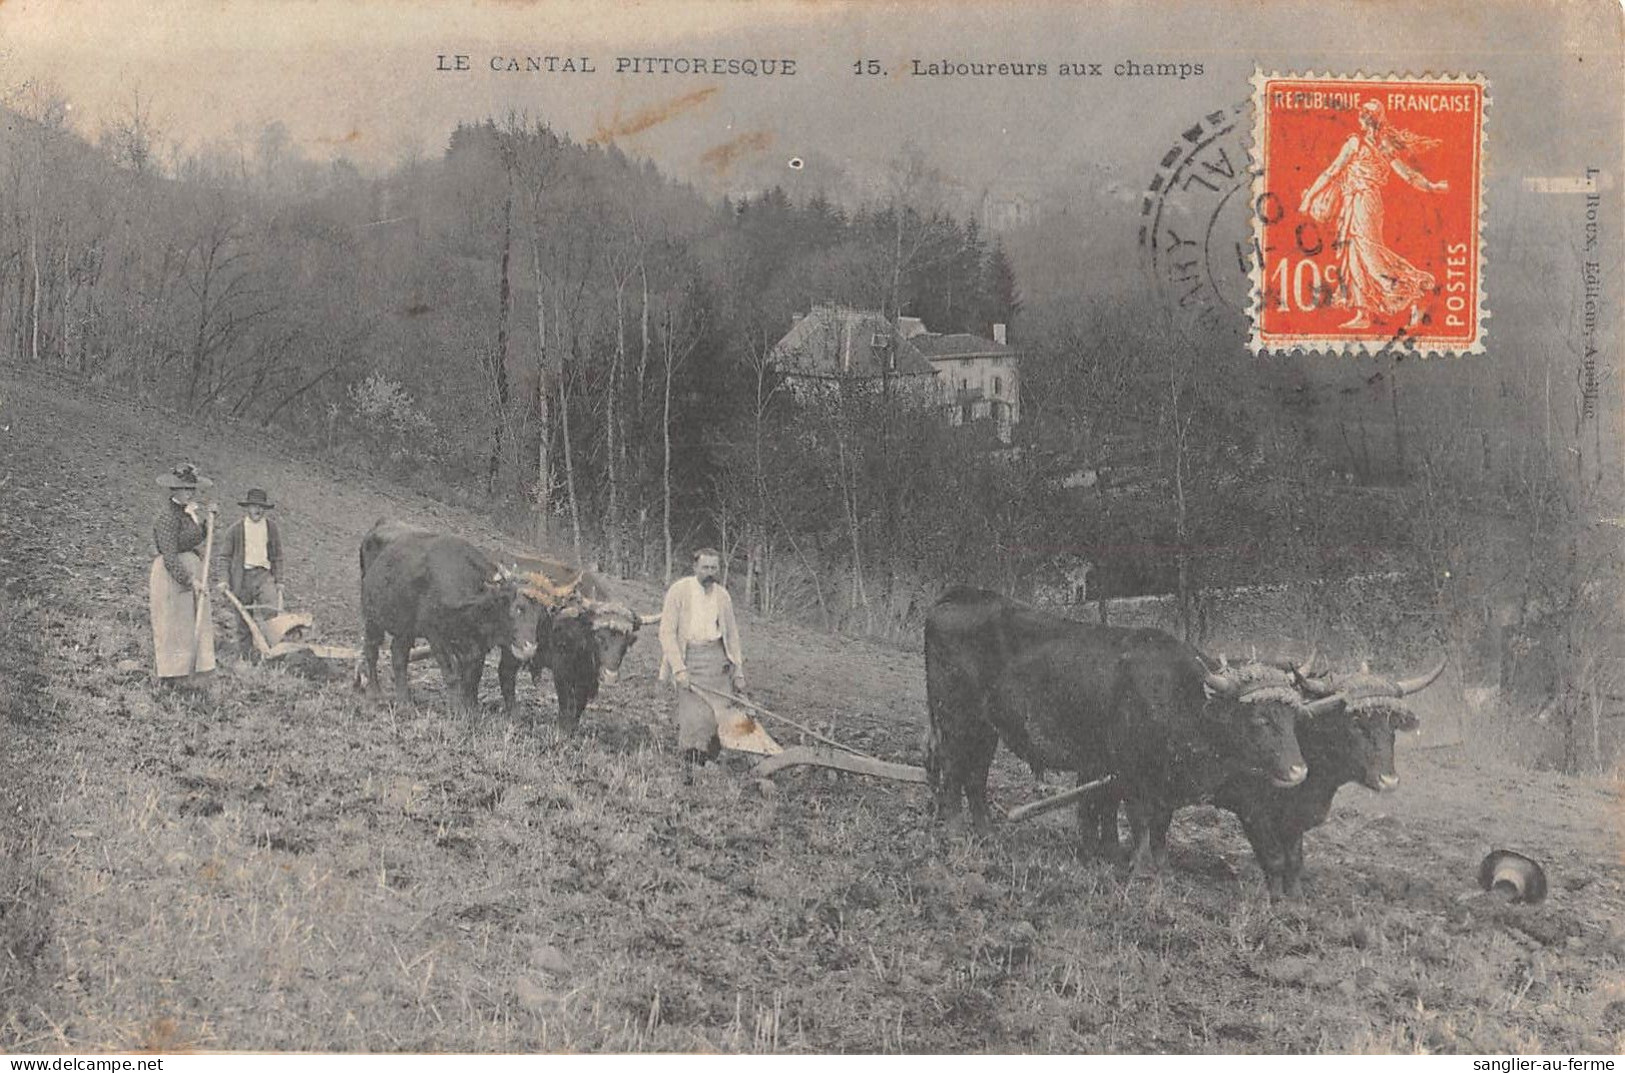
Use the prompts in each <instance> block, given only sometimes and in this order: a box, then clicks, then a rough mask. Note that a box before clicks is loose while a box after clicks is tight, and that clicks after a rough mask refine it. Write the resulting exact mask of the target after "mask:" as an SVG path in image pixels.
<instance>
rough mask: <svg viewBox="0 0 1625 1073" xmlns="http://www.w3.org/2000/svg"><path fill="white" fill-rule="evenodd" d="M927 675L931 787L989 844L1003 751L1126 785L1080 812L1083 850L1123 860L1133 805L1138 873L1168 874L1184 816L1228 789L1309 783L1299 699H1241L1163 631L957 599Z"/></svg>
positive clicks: (969, 593)
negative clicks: (1177, 814)
mask: <svg viewBox="0 0 1625 1073" xmlns="http://www.w3.org/2000/svg"><path fill="white" fill-rule="evenodd" d="M925 661H926V698H927V703H928V705H929V709H930V720H931V729H930V735H929V738H928V741H927V749H926V773H927V775H928V777H929V779H930V781H931V784H932V786H933V788H934V790H935V792H936V800H937V805H938V809H939V811H940V812H942V813H943V814H945V815H952V814H954V813H957V812H958V809H959V795H960V794H961V793H963V794H964V795H965V798H966V799H967V800H968V802H969V803H970V808H971V816H972V820H973V821H974V822H975V824H976V826H977V827H978V829H981V830H985V829H986V828H987V824H988V813H987V771H988V767H989V765H990V764H991V763H992V759H993V753H994V751H995V749H996V747H997V745H998V742H999V741H1000V740H1003V741H1004V742H1005V744H1006V745H1007V747H1009V748H1010V750H1011V751H1012V752H1014V753H1015V754H1016V755H1017V756H1020V757H1021V758H1022V759H1024V760H1026V761H1027V762H1028V763H1029V764H1031V765H1032V767H1033V768H1034V770H1035V771H1037V772H1042V771H1043V770H1046V769H1055V770H1062V771H1075V772H1077V773H1078V778H1079V781H1080V782H1081V781H1084V780H1089V779H1093V778H1097V777H1099V776H1102V775H1107V774H1110V775H1113V776H1115V778H1116V782H1115V783H1114V785H1113V787H1112V789H1111V791H1110V792H1107V793H1104V794H1099V795H1097V797H1096V799H1095V800H1092V801H1088V802H1085V804H1084V805H1083V806H1082V807H1080V819H1082V820H1083V824H1082V826H1083V828H1084V837H1085V841H1086V842H1091V843H1096V844H1098V843H1099V842H1102V841H1106V840H1107V839H1109V842H1110V845H1109V846H1106V847H1104V848H1106V849H1115V846H1116V841H1117V825H1116V813H1117V801H1118V800H1119V799H1121V800H1123V801H1124V802H1126V804H1127V806H1128V811H1129V823H1130V826H1131V829H1132V831H1133V835H1134V854H1133V861H1134V864H1135V866H1136V867H1137V868H1145V867H1147V866H1149V865H1151V864H1152V863H1153V862H1155V863H1161V862H1162V860H1163V858H1164V857H1165V855H1166V844H1167V830H1168V825H1169V822H1170V821H1171V819H1172V816H1173V811H1174V809H1175V808H1177V807H1179V806H1181V805H1185V804H1192V803H1195V802H1197V801H1200V800H1202V799H1204V798H1205V797H1206V796H1207V795H1209V794H1211V793H1212V792H1213V791H1214V790H1215V789H1216V788H1217V787H1218V786H1219V785H1221V784H1223V783H1224V782H1225V781H1226V780H1227V779H1229V778H1233V777H1235V776H1237V775H1241V774H1256V775H1259V776H1261V777H1264V778H1266V779H1269V780H1271V781H1273V782H1276V783H1279V784H1281V785H1293V784H1295V783H1297V782H1300V781H1302V779H1303V778H1304V775H1305V771H1306V768H1305V765H1304V762H1303V757H1302V755H1301V753H1300V752H1299V750H1298V743H1297V738H1296V735H1295V734H1294V730H1293V725H1294V722H1295V720H1296V718H1297V716H1298V713H1299V711H1300V709H1301V704H1300V702H1299V698H1298V696H1297V694H1296V693H1294V692H1293V691H1292V690H1273V691H1271V690H1255V691H1246V690H1243V689H1242V688H1241V686H1240V684H1239V683H1238V682H1236V681H1235V680H1233V679H1230V678H1225V677H1222V676H1219V675H1215V674H1213V673H1212V672H1210V671H1209V670H1208V669H1207V666H1206V665H1205V664H1204V663H1203V662H1202V659H1201V656H1200V654H1199V653H1198V652H1197V651H1196V650H1195V649H1194V648H1192V647H1191V646H1189V645H1187V644H1185V643H1183V642H1181V641H1179V640H1177V639H1176V638H1174V637H1172V636H1170V635H1168V634H1167V633H1164V632H1163V631H1161V630H1152V629H1124V628H1120V627H1112V626H1097V625H1092V624H1089V623H1081V622H1073V621H1070V620H1067V619H1061V618H1057V617H1055V616H1052V615H1046V614H1043V613H1042V612H1038V611H1034V610H1033V609H1032V608H1028V607H1024V606H1022V605H1021V604H1018V603H1016V602H1014V601H1012V600H1009V599H1007V598H1005V597H1002V596H999V595H998V594H996V593H991V592H985V591H982V590H977V589H969V588H955V589H951V590H949V592H948V593H947V594H945V595H944V596H943V598H942V599H941V600H940V601H939V602H938V603H937V605H936V606H935V607H933V608H932V610H931V612H930V614H929V615H928V616H927V618H926V627H925Z"/></svg>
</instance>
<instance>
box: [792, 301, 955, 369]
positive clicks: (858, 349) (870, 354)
mask: <svg viewBox="0 0 1625 1073" xmlns="http://www.w3.org/2000/svg"><path fill="white" fill-rule="evenodd" d="M921 338H925V337H924V336H917V337H915V339H912V340H911V339H901V338H899V337H898V334H897V332H895V331H894V330H893V329H892V326H891V322H890V321H888V320H887V319H886V318H885V317H883V316H881V315H880V314H879V313H876V312H873V311H870V310H858V309H844V308H840V307H836V306H815V307H813V310H812V312H810V313H808V314H807V315H806V316H805V317H802V318H801V319H800V320H798V321H796V322H795V323H794V324H792V325H791V326H790V330H789V331H788V332H786V333H785V335H784V338H782V339H780V340H779V341H778V343H777V345H775V346H774V348H773V360H774V362H775V363H776V364H778V366H779V368H780V369H781V370H782V371H783V372H785V373H789V374H792V375H797V374H799V375H802V376H856V377H878V376H880V375H882V374H883V373H885V372H890V374H891V375H893V376H935V375H936V370H935V369H934V368H932V367H931V364H930V363H929V362H927V361H926V360H925V357H924V356H923V355H922V354H921V353H920V351H919V349H918V348H917V347H916V346H915V343H916V342H917V341H918V340H919V339H921ZM877 339H879V340H881V341H882V345H881V346H878V347H877V346H875V341H876V340H877ZM893 348H895V351H896V360H895V362H894V363H891V364H890V365H889V367H888V362H890V361H891V358H892V351H893Z"/></svg>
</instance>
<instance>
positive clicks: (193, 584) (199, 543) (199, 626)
mask: <svg viewBox="0 0 1625 1073" xmlns="http://www.w3.org/2000/svg"><path fill="white" fill-rule="evenodd" d="M213 484H214V482H213V481H211V480H209V479H208V478H207V477H203V476H200V475H199V474H198V471H197V467H196V466H194V465H192V464H191V463H189V462H185V463H182V464H181V465H178V466H176V467H175V468H174V469H172V470H170V471H169V472H168V473H164V474H160V475H159V477H158V486H159V487H161V488H163V489H165V490H166V494H165V497H164V505H163V506H162V507H161V508H159V511H158V518H157V520H156V521H155V522H153V526H152V542H153V545H154V546H155V547H156V549H157V552H158V554H157V556H156V557H155V558H154V559H153V560H152V569H151V570H150V571H148V576H147V594H148V597H149V599H150V601H151V611H152V655H153V662H154V664H155V665H156V667H155V669H156V671H157V675H158V684H159V685H160V686H164V687H169V688H187V689H201V688H204V684H205V682H206V681H207V679H206V677H205V676H206V675H207V674H209V672H211V671H213V670H214V620H213V619H212V618H211V617H210V614H209V612H210V607H209V592H208V588H207V571H206V569H205V565H206V563H205V560H206V557H207V554H208V552H207V550H206V549H207V548H208V546H209V544H208V539H207V538H208V535H209V534H210V532H211V531H212V530H213V527H214V506H213V505H212V504H210V505H209V506H207V507H205V506H204V505H203V504H201V503H199V502H198V501H197V494H198V492H199V491H201V490H203V489H206V488H209V487H210V486H211V485H213ZM205 512H206V513H205Z"/></svg>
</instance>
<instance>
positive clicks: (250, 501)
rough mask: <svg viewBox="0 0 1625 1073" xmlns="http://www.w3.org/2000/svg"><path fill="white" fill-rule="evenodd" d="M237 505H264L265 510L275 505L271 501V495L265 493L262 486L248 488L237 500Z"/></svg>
mask: <svg viewBox="0 0 1625 1073" xmlns="http://www.w3.org/2000/svg"><path fill="white" fill-rule="evenodd" d="M237 505H238V506H239V507H264V508H265V509H266V510H270V509H271V508H272V507H275V506H276V504H275V503H273V502H271V497H270V496H268V495H266V494H265V489H263V488H250V489H249V490H248V494H247V495H246V496H244V497H243V498H241V499H239V500H238V501H237Z"/></svg>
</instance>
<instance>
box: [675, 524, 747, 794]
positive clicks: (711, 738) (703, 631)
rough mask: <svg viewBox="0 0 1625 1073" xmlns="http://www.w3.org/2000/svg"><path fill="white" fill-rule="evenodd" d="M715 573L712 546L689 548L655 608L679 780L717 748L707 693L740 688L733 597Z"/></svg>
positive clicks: (717, 559) (717, 565) (718, 568)
mask: <svg viewBox="0 0 1625 1073" xmlns="http://www.w3.org/2000/svg"><path fill="white" fill-rule="evenodd" d="M721 575H722V556H721V555H719V554H718V553H717V552H716V550H715V549H713V548H701V549H700V550H699V551H696V552H695V553H694V573H693V574H691V575H690V576H688V577H683V578H678V579H677V580H676V581H674V582H673V583H672V586H671V588H669V589H667V590H666V600H665V604H664V606H662V608H661V618H660V652H661V659H660V680H661V681H665V680H666V678H667V677H668V676H669V677H670V678H671V680H672V682H673V684H674V685H675V686H676V690H677V747H678V749H680V750H681V751H682V754H683V781H684V782H688V781H691V780H692V779H693V769H694V768H695V767H696V766H703V765H704V764H705V762H706V761H708V760H713V759H715V758H716V756H717V754H718V753H719V752H721V751H722V742H721V739H720V738H718V736H717V708H716V698H715V697H714V696H713V693H724V694H725V693H727V692H728V691H729V688H730V687H732V690H733V691H734V692H735V693H742V692H744V689H745V670H744V655H743V653H742V651H741V649H740V644H739V624H738V622H736V621H735V619H734V605H733V598H732V597H731V596H729V594H728V590H727V588H725V587H724V586H723V584H722V583H721V581H719V580H718V579H719V578H720V577H721ZM694 687H699V689H696V688H694ZM701 689H703V690H710V691H712V693H705V692H701V691H700V690H701Z"/></svg>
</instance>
